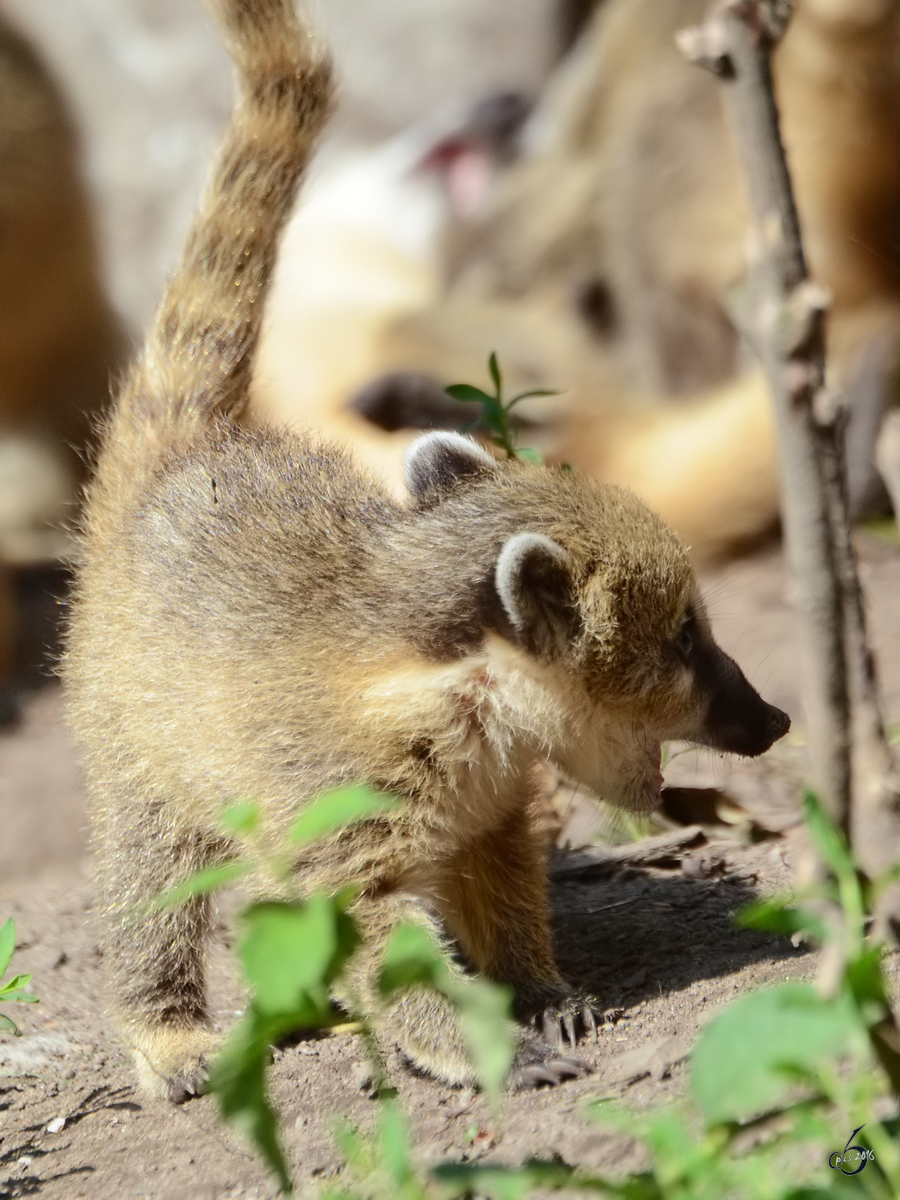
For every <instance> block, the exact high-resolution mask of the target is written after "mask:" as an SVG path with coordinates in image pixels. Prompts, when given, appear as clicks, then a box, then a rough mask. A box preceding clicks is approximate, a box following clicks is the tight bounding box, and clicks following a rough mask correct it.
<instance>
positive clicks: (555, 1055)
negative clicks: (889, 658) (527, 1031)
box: [508, 1038, 593, 1091]
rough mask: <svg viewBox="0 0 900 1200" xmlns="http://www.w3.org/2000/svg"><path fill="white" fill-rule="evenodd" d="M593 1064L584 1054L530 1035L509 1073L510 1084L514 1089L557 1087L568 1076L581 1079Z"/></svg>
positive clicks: (520, 1048) (588, 1072) (589, 1071)
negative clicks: (563, 1049)
mask: <svg viewBox="0 0 900 1200" xmlns="http://www.w3.org/2000/svg"><path fill="white" fill-rule="evenodd" d="M592 1069H593V1068H592V1067H591V1065H590V1064H589V1063H586V1062H585V1061H584V1059H582V1058H576V1057H575V1056H574V1055H569V1054H560V1053H559V1051H558V1050H556V1049H554V1048H553V1047H552V1046H548V1045H546V1044H545V1043H544V1042H540V1041H538V1039H537V1038H529V1039H528V1040H527V1041H526V1042H523V1043H522V1045H521V1046H520V1047H519V1051H518V1053H517V1054H516V1057H515V1060H514V1061H513V1065H512V1069H511V1071H510V1073H509V1084H508V1086H509V1087H510V1088H511V1089H512V1090H513V1091H522V1090H524V1089H525V1088H534V1087H541V1086H542V1085H543V1084H548V1085H549V1086H550V1087H557V1086H558V1085H559V1084H561V1083H563V1082H564V1081H565V1080H566V1079H581V1078H583V1077H584V1076H585V1075H590V1074H591V1071H592Z"/></svg>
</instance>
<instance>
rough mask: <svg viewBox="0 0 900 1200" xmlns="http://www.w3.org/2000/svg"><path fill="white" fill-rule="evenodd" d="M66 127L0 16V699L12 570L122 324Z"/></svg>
mask: <svg viewBox="0 0 900 1200" xmlns="http://www.w3.org/2000/svg"><path fill="white" fill-rule="evenodd" d="M77 142H78V139H77V136H76V133H75V129H74V127H73V124H72V121H71V118H70V116H69V112H68V108H67V105H66V103H65V101H64V99H63V97H62V95H61V94H60V91H59V89H58V88H57V86H56V83H55V82H54V80H53V79H52V77H51V76H50V74H49V72H48V71H47V69H46V68H45V67H44V65H43V64H42V63H41V62H40V60H39V58H38V56H37V55H36V54H35V52H34V50H33V49H32V47H31V46H30V45H29V43H28V42H27V41H26V40H25V39H24V38H23V37H22V36H21V35H20V34H19V33H17V32H16V30H15V29H13V28H12V27H11V26H10V25H9V24H7V22H6V20H5V19H4V18H3V17H2V16H0V707H3V708H5V709H6V711H7V712H11V711H12V710H13V707H14V705H13V692H14V686H15V683H16V681H17V677H18V676H19V674H20V671H21V668H22V667H23V666H24V664H22V663H21V662H19V661H18V659H19V650H20V646H19V630H18V614H17V606H16V601H15V595H14V592H15V582H16V573H17V572H20V571H22V570H24V569H26V568H31V567H34V566H36V565H43V564H46V563H48V562H53V561H58V560H59V559H60V558H61V557H63V556H65V555H66V554H67V553H68V554H70V553H71V549H72V547H71V542H70V540H69V539H68V538H67V536H66V535H65V533H64V530H63V526H64V524H65V523H66V522H67V521H68V520H70V518H71V516H72V513H73V510H74V506H75V501H76V497H77V495H78V492H79V489H80V486H81V484H82V483H83V481H84V478H85V476H86V473H87V461H86V455H85V454H84V448H85V446H86V444H87V442H88V439H89V433H90V430H91V426H92V422H93V420H95V419H96V416H97V414H98V413H99V411H100V409H101V408H102V407H103V406H104V404H105V403H107V402H108V399H109V379H110V374H111V373H112V372H113V371H114V370H115V368H116V365H117V364H118V362H119V361H120V360H121V358H122V356H123V353H124V337H123V334H122V330H121V328H120V325H119V322H118V319H117V317H116V316H115V314H114V312H113V310H112V308H111V305H110V303H109V301H108V299H107V297H106V294H105V291H104V287H103V283H102V280H101V275H100V266H99V253H98V249H97V245H96V240H95V237H94V229H93V221H92V214H91V212H90V207H89V201H88V197H87V195H86V191H85V187H84V184H83V182H82V179H81V174H80V169H79V163H78V144H77Z"/></svg>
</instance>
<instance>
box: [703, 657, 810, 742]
mask: <svg viewBox="0 0 900 1200" xmlns="http://www.w3.org/2000/svg"><path fill="white" fill-rule="evenodd" d="M703 657H704V659H705V660H706V661H704V662H703V663H702V664H698V668H699V669H698V671H697V674H698V676H699V677H700V678H701V679H702V682H703V683H704V684H705V685H706V689H707V690H708V695H709V707H708V708H707V715H706V728H705V730H704V733H703V736H702V737H701V738H699V739H698V740H700V741H702V742H703V743H704V744H705V745H707V746H713V747H714V748H715V749H716V750H726V751H728V753H730V754H743V755H746V756H747V757H749V758H755V757H756V755H758V754H764V753H765V752H766V750H768V749H769V747H770V746H771V745H772V744H773V743H774V742H777V741H778V739H779V738H781V737H784V735H785V734H786V733H787V731H788V730H789V729H790V727H791V719H790V717H789V716H788V715H787V713H785V712H782V711H781V709H780V708H776V707H775V706H774V704H767V703H766V701H765V700H763V698H762V696H760V694H759V692H757V690H756V689H755V688H754V687H752V686H751V684H750V683H749V682H748V681H747V678H746V676H745V675H744V673H743V672H742V671H741V669H740V667H739V666H738V665H737V663H736V662H735V661H734V660H733V659H731V658H729V657H728V655H727V654H725V653H724V652H723V651H722V650H720V649H719V647H718V646H716V645H714V644H713V645H712V646H711V647H710V648H709V651H708V652H707V654H705V655H704V656H703Z"/></svg>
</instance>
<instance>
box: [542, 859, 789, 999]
mask: <svg viewBox="0 0 900 1200" xmlns="http://www.w3.org/2000/svg"><path fill="white" fill-rule="evenodd" d="M756 897H757V892H756V891H755V890H754V889H753V888H752V887H751V886H750V885H749V883H747V882H744V881H741V880H735V879H733V878H728V877H725V878H720V879H715V880H706V879H704V880H696V879H688V878H685V877H684V876H683V875H681V874H680V873H678V874H676V873H675V872H674V871H673V872H663V871H659V870H652V869H651V870H637V869H635V868H633V867H622V868H613V869H610V870H609V871H606V872H604V873H602V874H601V877H600V878H597V877H590V876H588V877H586V878H584V879H577V878H576V879H569V878H564V879H559V878H557V879H554V881H553V884H552V906H553V930H554V945H555V950H556V956H557V960H558V962H559V965H560V968H561V969H562V972H563V974H564V975H565V977H566V978H567V979H568V980H570V982H571V983H573V984H574V985H575V986H576V987H578V988H579V989H584V990H586V991H588V992H590V993H592V994H593V995H596V996H597V998H598V999H599V1000H600V1001H601V1002H602V1003H604V1004H608V1005H609V1006H611V1007H614V1006H617V1005H622V1004H629V1005H630V1004H635V1003H637V1002H639V1001H640V1000H642V999H644V998H645V997H648V996H657V995H659V994H661V993H665V992H672V991H680V990H682V989H684V988H686V987H688V986H689V985H690V984H691V983H694V982H696V981H698V980H702V979H712V978H715V977H717V976H721V975H730V974H733V973H734V972H735V971H739V970H740V969H741V968H742V967H744V966H747V965H748V964H750V963H754V962H762V961H772V962H775V961H779V960H782V959H786V958H801V957H803V956H804V955H805V954H807V953H808V952H809V951H808V949H807V948H803V947H801V948H799V949H797V948H795V947H794V946H793V945H792V944H791V942H790V940H789V939H788V938H787V937H784V936H783V935H779V934H771V933H764V932H761V931H759V930H754V929H741V928H738V927H737V926H736V925H735V923H734V914H735V913H736V912H737V911H739V910H740V909H741V908H743V907H745V906H746V905H747V904H749V903H750V901H751V900H753V899H755V898H756Z"/></svg>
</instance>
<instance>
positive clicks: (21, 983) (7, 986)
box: [0, 975, 32, 996]
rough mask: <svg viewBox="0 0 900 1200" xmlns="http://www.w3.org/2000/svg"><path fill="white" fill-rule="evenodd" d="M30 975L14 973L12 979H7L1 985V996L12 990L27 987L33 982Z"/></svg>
mask: <svg viewBox="0 0 900 1200" xmlns="http://www.w3.org/2000/svg"><path fill="white" fill-rule="evenodd" d="M31 979H32V977H31V976H30V975H13V977H12V979H7V981H6V983H4V984H3V986H2V987H0V996H5V995H6V993H7V992H12V991H14V990H15V989H16V988H23V987H26V986H27V985H28V984H29V983H31Z"/></svg>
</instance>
